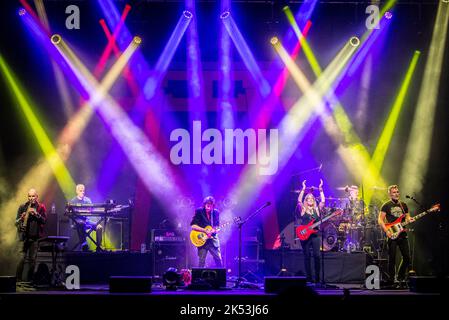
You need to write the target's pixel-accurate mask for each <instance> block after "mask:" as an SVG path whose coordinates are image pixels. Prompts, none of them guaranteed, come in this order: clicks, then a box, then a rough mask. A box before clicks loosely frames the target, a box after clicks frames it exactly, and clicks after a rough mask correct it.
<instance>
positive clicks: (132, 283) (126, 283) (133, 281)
mask: <svg viewBox="0 0 449 320" xmlns="http://www.w3.org/2000/svg"><path fill="white" fill-rule="evenodd" d="M152 283H153V281H152V277H147V276H141V277H138V276H135V277H124V276H120V277H118V276H111V277H109V292H139V293H142V292H151V285H152Z"/></svg>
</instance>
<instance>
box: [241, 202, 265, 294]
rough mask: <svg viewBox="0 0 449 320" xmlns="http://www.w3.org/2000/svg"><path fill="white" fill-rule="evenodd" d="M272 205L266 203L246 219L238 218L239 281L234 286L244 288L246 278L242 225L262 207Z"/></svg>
mask: <svg viewBox="0 0 449 320" xmlns="http://www.w3.org/2000/svg"><path fill="white" fill-rule="evenodd" d="M269 205H271V203H270V202H267V203H265V204H264V205H263V206H262V207H260V208H259V209H257V210H256V211H254V212H253V213H252V214H251V215H249V216H248V217H247V218H246V219H245V220H242V219H241V218H240V217H238V218H237V219H236V223H237V227H238V228H239V276H238V278H237V282H236V283H235V286H234V288H243V286H242V282H243V281H244V280H245V279H243V277H242V226H243V225H244V224H245V223H247V222H248V221H249V220H251V219H252V218H253V217H255V216H256V215H257V214H258V213H259V212H260V211H262V209H264V208H265V207H268V206H269Z"/></svg>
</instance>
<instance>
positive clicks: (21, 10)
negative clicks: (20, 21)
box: [18, 8, 27, 16]
mask: <svg viewBox="0 0 449 320" xmlns="http://www.w3.org/2000/svg"><path fill="white" fill-rule="evenodd" d="M18 13H19V16H24V15H26V13H27V11H26V10H25V9H24V8H20V9H19V11H18Z"/></svg>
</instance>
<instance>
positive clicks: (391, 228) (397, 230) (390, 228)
mask: <svg viewBox="0 0 449 320" xmlns="http://www.w3.org/2000/svg"><path fill="white" fill-rule="evenodd" d="M440 209H441V206H440V204H439V203H437V204H435V205H433V206H432V207H431V208H430V209H429V210H427V211H424V212H421V213H420V214H417V215H416V216H414V217H413V219H415V221H416V220H418V219H420V218H422V217H424V216H425V215H426V214H428V213H430V212H434V211H440ZM404 218H405V214H403V215H401V216H400V217H399V218H397V219H396V220H395V221H393V222H390V223H386V224H385V228H387V232H388V233H389V234H390V239H393V240H394V239H396V238H397V237H399V235H400V234H401V233H402V232H404V231H405V228H404V227H405V226H406V225H408V224H410V223H412V222H402V219H404ZM415 221H413V222H415Z"/></svg>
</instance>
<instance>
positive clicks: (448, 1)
mask: <svg viewBox="0 0 449 320" xmlns="http://www.w3.org/2000/svg"><path fill="white" fill-rule="evenodd" d="M441 2H443V3H449V0H441Z"/></svg>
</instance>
